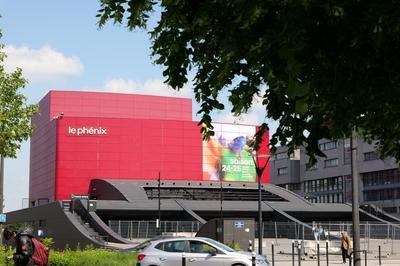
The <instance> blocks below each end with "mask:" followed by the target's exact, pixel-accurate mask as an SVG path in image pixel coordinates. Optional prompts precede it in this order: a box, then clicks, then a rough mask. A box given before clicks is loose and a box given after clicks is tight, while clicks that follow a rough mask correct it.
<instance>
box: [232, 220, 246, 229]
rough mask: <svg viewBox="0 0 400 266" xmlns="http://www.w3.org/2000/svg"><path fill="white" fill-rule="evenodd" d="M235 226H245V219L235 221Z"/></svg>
mask: <svg viewBox="0 0 400 266" xmlns="http://www.w3.org/2000/svg"><path fill="white" fill-rule="evenodd" d="M234 225H235V228H239V229H240V228H244V222H243V221H235V222H234Z"/></svg>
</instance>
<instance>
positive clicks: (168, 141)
mask: <svg viewBox="0 0 400 266" xmlns="http://www.w3.org/2000/svg"><path fill="white" fill-rule="evenodd" d="M184 128H193V129H197V138H191V139H189V140H186V141H185V142H183V141H182V137H181V138H179V136H182V135H183V132H184ZM57 143H58V144H57V145H58V146H57V147H58V148H57V168H56V177H57V184H56V199H66V198H69V197H70V194H71V193H87V189H88V187H89V183H90V180H91V179H93V178H108V179H157V177H158V173H159V172H160V174H161V177H162V178H163V179H174V180H180V179H186V178H188V175H189V174H188V173H186V171H189V172H190V179H191V180H202V153H201V147H202V141H201V135H200V132H199V129H198V126H197V123H196V122H192V121H169V120H141V119H122V118H114V119H113V118H68V117H64V118H63V119H59V120H58V127H57ZM185 144H186V145H189V146H191V147H197V151H198V153H197V154H194V155H192V156H188V157H185V156H184V145H185ZM186 164H189V165H191V167H190V168H186V169H185V168H184V165H186Z"/></svg>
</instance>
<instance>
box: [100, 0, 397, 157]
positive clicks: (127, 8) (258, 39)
mask: <svg viewBox="0 0 400 266" xmlns="http://www.w3.org/2000/svg"><path fill="white" fill-rule="evenodd" d="M100 2H101V9H100V10H98V15H97V16H98V17H99V26H100V27H102V26H103V25H105V24H106V22H107V21H109V20H111V21H112V22H114V23H115V24H124V25H126V26H127V27H128V29H129V30H133V29H136V28H146V26H147V24H148V20H149V17H150V15H151V13H152V12H154V10H157V11H159V10H160V12H161V17H160V19H159V21H158V22H157V25H156V26H155V27H154V29H151V30H150V34H151V35H150V36H151V39H152V41H153V43H152V55H153V56H154V57H155V62H156V63H157V64H160V65H163V66H164V68H165V70H164V72H163V75H164V76H165V77H166V81H165V82H166V83H167V84H169V85H170V86H171V87H172V88H174V89H176V90H179V89H180V88H182V86H183V85H184V84H185V83H186V82H187V81H188V72H189V71H190V70H191V69H192V70H194V72H195V76H194V88H193V89H194V92H195V97H196V100H197V102H199V103H200V105H201V109H200V111H199V113H200V114H202V119H201V121H200V122H201V123H202V124H203V125H204V127H203V129H202V130H203V135H204V136H205V137H207V136H209V135H212V134H213V132H212V125H211V116H210V114H211V112H212V111H213V110H215V109H223V108H224V106H223V104H221V103H220V101H219V99H218V95H220V92H221V91H222V90H224V89H226V88H231V89H230V96H229V100H230V101H231V103H232V105H233V108H232V110H231V111H232V112H233V113H234V114H240V113H243V112H246V111H248V109H249V108H250V107H251V105H252V100H253V97H254V96H255V95H257V94H259V93H260V86H261V85H267V86H268V89H267V91H266V93H265V94H264V95H260V96H261V97H262V98H263V104H264V105H265V108H266V110H267V117H268V118H271V119H274V120H276V121H278V122H279V127H278V129H277V131H276V133H275V134H273V135H272V136H271V140H270V142H271V143H270V144H271V146H272V151H273V150H274V147H275V145H276V144H278V143H281V144H282V145H286V146H289V147H290V150H289V152H291V151H292V150H293V149H294V148H295V147H297V146H299V145H303V144H305V147H306V151H307V153H308V155H310V156H311V159H312V160H315V156H316V155H317V156H323V155H324V154H323V153H322V152H321V151H320V150H319V147H318V140H320V139H321V138H328V139H339V138H343V137H348V136H350V135H351V131H352V129H353V128H354V129H356V130H357V131H358V132H360V133H362V135H363V136H364V137H365V138H366V139H367V140H369V141H373V140H376V139H377V140H379V141H378V149H379V151H380V153H381V156H382V157H385V156H394V157H396V158H397V160H399V159H400V139H399V137H398V136H400V119H399V114H400V105H399V104H398V99H399V96H400V71H399V70H400V5H399V4H398V2H397V1H395V0H389V1H384V2H381V1H373V0H366V1H358V0H346V1H344V0H328V1H317V0H286V1H281V0H265V1H257V0H253V1H252V0H250V1H249V0H224V1H214V0H213V1H211V0H205V1H196V0H185V1H184V0H174V1H171V0H165V1H154V0H100ZM263 128H264V129H267V128H268V127H267V125H265V124H263Z"/></svg>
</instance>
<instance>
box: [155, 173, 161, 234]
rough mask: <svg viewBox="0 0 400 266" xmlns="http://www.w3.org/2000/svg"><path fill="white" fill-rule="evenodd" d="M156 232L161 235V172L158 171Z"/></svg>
mask: <svg viewBox="0 0 400 266" xmlns="http://www.w3.org/2000/svg"><path fill="white" fill-rule="evenodd" d="M156 224H157V234H158V235H161V174H160V172H158V219H157V223H156Z"/></svg>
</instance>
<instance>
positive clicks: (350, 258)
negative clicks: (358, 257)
mask: <svg viewBox="0 0 400 266" xmlns="http://www.w3.org/2000/svg"><path fill="white" fill-rule="evenodd" d="M352 258H353V257H352V256H351V255H350V257H349V266H351V262H352V261H351V260H352Z"/></svg>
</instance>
